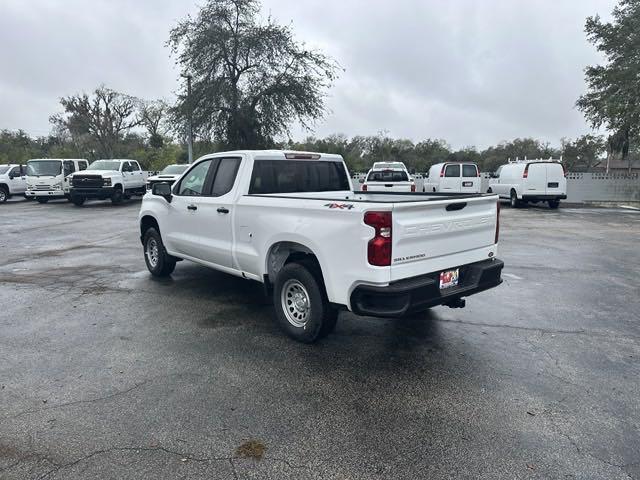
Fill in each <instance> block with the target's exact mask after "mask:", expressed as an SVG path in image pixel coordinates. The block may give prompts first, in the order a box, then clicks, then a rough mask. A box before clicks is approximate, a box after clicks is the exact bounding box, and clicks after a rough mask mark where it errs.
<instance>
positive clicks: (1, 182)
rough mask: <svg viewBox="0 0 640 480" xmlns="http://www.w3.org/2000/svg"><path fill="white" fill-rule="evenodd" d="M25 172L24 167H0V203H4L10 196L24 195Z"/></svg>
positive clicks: (8, 165) (10, 165) (11, 165)
mask: <svg viewBox="0 0 640 480" xmlns="http://www.w3.org/2000/svg"><path fill="white" fill-rule="evenodd" d="M26 170H27V167H26V166H25V165H18V164H7V165H0V203H4V202H6V201H7V200H8V199H10V198H11V196H12V195H19V194H20V195H24V192H25V191H26V190H27V177H26Z"/></svg>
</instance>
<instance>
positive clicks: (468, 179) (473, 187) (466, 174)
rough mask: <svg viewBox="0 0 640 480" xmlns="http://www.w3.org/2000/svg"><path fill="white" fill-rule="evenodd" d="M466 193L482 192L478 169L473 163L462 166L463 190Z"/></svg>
mask: <svg viewBox="0 0 640 480" xmlns="http://www.w3.org/2000/svg"><path fill="white" fill-rule="evenodd" d="M460 191H461V192H464V193H479V192H480V177H479V176H478V167H476V166H475V165H474V164H473V163H465V164H464V165H462V188H461V189H460Z"/></svg>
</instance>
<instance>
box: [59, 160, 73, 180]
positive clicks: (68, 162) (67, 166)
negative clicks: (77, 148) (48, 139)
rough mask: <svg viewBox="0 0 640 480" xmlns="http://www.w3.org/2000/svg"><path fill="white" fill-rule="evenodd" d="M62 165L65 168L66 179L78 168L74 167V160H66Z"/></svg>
mask: <svg viewBox="0 0 640 480" xmlns="http://www.w3.org/2000/svg"><path fill="white" fill-rule="evenodd" d="M62 165H63V167H64V176H65V177H66V176H67V175H70V174H72V173H73V172H75V171H76V166H75V165H74V163H73V160H65V161H64V162H63V163H62Z"/></svg>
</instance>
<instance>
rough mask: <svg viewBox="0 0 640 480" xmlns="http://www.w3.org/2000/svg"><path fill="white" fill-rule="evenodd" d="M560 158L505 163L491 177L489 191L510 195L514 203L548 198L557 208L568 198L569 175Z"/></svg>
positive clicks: (542, 200) (500, 194)
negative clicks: (567, 176)
mask: <svg viewBox="0 0 640 480" xmlns="http://www.w3.org/2000/svg"><path fill="white" fill-rule="evenodd" d="M561 162H562V159H560V160H553V159H549V160H542V159H539V160H517V159H516V160H515V161H509V163H508V164H506V165H502V166H500V167H499V168H498V170H496V173H494V174H493V175H492V176H491V179H490V180H489V189H488V190H487V193H497V194H498V196H499V197H500V198H507V199H509V201H510V202H511V206H512V207H514V208H515V207H518V206H520V205H521V204H522V203H526V202H533V203H537V202H548V203H549V207H550V208H558V206H559V205H560V200H564V199H565V198H567V179H566V173H565V170H564V166H563V165H562V163H561Z"/></svg>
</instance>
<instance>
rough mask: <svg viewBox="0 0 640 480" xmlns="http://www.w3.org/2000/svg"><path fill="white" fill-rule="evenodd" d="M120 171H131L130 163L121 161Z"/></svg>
mask: <svg viewBox="0 0 640 480" xmlns="http://www.w3.org/2000/svg"><path fill="white" fill-rule="evenodd" d="M122 171H123V172H130V171H131V164H130V163H129V162H122Z"/></svg>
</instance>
